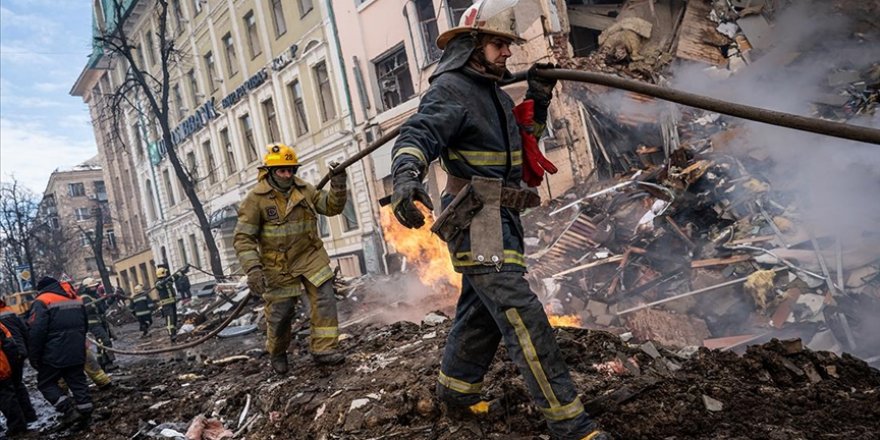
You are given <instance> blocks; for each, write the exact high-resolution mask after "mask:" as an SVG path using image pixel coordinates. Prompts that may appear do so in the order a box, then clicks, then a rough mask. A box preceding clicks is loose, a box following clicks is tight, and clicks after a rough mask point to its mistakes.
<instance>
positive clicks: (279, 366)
mask: <svg viewBox="0 0 880 440" xmlns="http://www.w3.org/2000/svg"><path fill="white" fill-rule="evenodd" d="M269 362H270V363H271V364H272V370H274V371H275V372H276V373H278V374H287V371H288V367H287V355H286V354H285V355H282V356H276V357H273V358H272V359H270V361H269Z"/></svg>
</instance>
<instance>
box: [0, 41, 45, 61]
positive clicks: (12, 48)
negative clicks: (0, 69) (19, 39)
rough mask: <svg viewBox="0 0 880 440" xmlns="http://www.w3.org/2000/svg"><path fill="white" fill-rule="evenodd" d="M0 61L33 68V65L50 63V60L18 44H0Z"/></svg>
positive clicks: (42, 54)
mask: <svg viewBox="0 0 880 440" xmlns="http://www.w3.org/2000/svg"><path fill="white" fill-rule="evenodd" d="M0 61H8V62H10V63H16V64H27V65H31V66H33V65H35V64H48V63H50V62H52V58H50V57H49V56H48V55H46V54H44V53H40V52H38V51H34V50H31V49H28V48H27V47H24V46H21V45H19V44H0Z"/></svg>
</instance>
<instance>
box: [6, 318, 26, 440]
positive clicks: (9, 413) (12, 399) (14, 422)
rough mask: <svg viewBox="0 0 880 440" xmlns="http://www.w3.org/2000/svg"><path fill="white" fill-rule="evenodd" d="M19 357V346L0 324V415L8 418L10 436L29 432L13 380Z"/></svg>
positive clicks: (7, 425) (7, 424)
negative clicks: (14, 362) (16, 360)
mask: <svg viewBox="0 0 880 440" xmlns="http://www.w3.org/2000/svg"><path fill="white" fill-rule="evenodd" d="M19 356H21V355H20V354H19V352H18V344H16V342H15V340H14V339H13V337H12V333H11V332H10V331H9V329H7V328H6V326H5V325H3V324H0V413H2V414H3V417H5V418H6V431H7V432H6V434H8V435H10V436H14V435H16V434H21V433H23V432H25V431H27V421H26V420H25V417H24V413H23V412H22V411H21V405H19V403H18V396H17V395H16V392H15V384H14V383H13V380H12V374H13V372H12V362H13V361H12V360H13V359H17V358H18V357H19ZM2 438H6V437H2Z"/></svg>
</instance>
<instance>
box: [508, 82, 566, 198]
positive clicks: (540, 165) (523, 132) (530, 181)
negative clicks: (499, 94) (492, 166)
mask: <svg viewBox="0 0 880 440" xmlns="http://www.w3.org/2000/svg"><path fill="white" fill-rule="evenodd" d="M534 104H535V103H534V101H532V100H530V99H527V100H525V101H523V102H522V103H520V104H519V105H518V106H516V107H514V109H513V115H514V116H515V117H516V122H517V124H519V127H520V128H519V133H520V136H522V149H523V165H522V180H523V182H525V183H526V185H528V186H530V187H532V188H534V187H537V186H538V185H540V184H541V182H543V181H544V172H545V171H546V172H548V173H550V174H556V172H557V171H559V170H558V169H557V168H556V165H553V162H550V159H547V158H546V157H545V156H544V153H541V149H540V148H538V139H537V138H536V137H535V134H534V133H533V132H532V130H533V129H534V124H535V119H534V113H535V112H534Z"/></svg>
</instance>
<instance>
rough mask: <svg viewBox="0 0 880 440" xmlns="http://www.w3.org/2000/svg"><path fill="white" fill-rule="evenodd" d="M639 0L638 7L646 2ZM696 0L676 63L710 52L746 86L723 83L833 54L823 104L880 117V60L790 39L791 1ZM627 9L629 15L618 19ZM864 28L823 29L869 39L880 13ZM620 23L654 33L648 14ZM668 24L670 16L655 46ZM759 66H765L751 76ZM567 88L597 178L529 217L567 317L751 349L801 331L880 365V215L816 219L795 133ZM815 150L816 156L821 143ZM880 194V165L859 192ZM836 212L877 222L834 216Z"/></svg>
mask: <svg viewBox="0 0 880 440" xmlns="http://www.w3.org/2000/svg"><path fill="white" fill-rule="evenodd" d="M630 3H633V2H626V3H625V5H624V6H623V8H622V9H621V11H630V13H634V12H632V11H635V10H637V9H638V8H640V7H641V6H638V5H635V4H630ZM649 3H650V2H649ZM663 3H664V2H662V1H661V2H660V4H663ZM666 3H675V2H666ZM746 3H748V4H746ZM813 5H814V6H815V7H817V8H818V7H820V6H821V7H824V6H826V5H818V4H816V3H815V2H814V3H813ZM655 6H657V5H655ZM798 6H799V7H802V8H803V7H805V6H804V5H803V4H799V5H798ZM833 6H834V8H836V9H834V10H833V11H834V12H833V13H832V12H829V14H830V15H828V21H829V22H834V21H835V20H838V18H839V17H838V16H837V15H836V14H838V13H840V14H843V15H848V16H850V17H851V18H863V17H860V16H863V14H872V13H873V14H876V13H877V12H878V11H877V10H876V8H874V9H871V8H868V9H871V10H870V11H868V10H865V7H864V5H863V4H862V5H859V4H854V3H852V2H844V1H838V2H834V5H833ZM645 7H647V6H645ZM683 7H684V8H685V9H686V10H685V11H684V13H683V16H682V17H683V18H682V21H681V22H680V28H679V29H680V31H679V32H678V33H677V34H675V37H674V39H675V40H676V41H677V44H676V45H675V47H676V48H677V49H676V50H677V52H676V57H677V58H679V59H683V60H690V61H699V62H701V63H704V66H705V67H703V68H702V70H703V73H705V74H706V75H708V76H710V77H716V78H718V77H720V78H728V77H730V78H732V81H734V82H732V83H731V82H726V83H725V82H719V83H718V84H719V85H717V86H716V87H719V88H722V87H730V88H734V84H736V82H735V81H736V80H735V79H733V78H738V77H742V78H744V79H745V81H739V83H740V84H741V83H743V82H751V86H750V87H758V86H759V85H760V81H767V82H770V83H772V82H773V81H774V78H773V76H774V75H776V76H785V75H786V74H787V73H786V70H785V69H789V70H788V72H789V73H788V74H790V73H792V72H794V71H799V70H805V68H806V67H805V65H809V64H811V63H814V62H816V61H817V60H823V65H822V67H821V68H818V69H813V70H815V71H816V72H819V73H821V75H820V74H818V73H817V74H815V75H814V74H812V73H811V74H810V75H812V77H811V79H814V80H815V81H817V82H818V84H815V87H813V88H811V89H810V90H804V98H805V99H806V100H807V101H808V102H806V103H805V104H806V105H809V108H810V109H811V110H810V112H811V113H812V114H813V115H817V116H821V117H826V118H834V119H837V120H850V121H851V122H858V120H859V119H860V118H861V120H862V121H864V118H865V117H868V118H871V117H874V118H875V119H876V116H874V115H876V107H877V102H878V100H880V63H878V62H876V60H875V61H873V62H872V61H871V59H867V60H861V62H860V63H853V62H852V61H851V60H849V58H848V57H845V56H842V55H841V56H840V57H829V56H828V55H827V54H828V53H829V51H830V48H831V47H834V45H833V44H832V43H829V42H828V41H825V40H823V39H822V38H820V37H818V36H812V35H811V36H809V37H804V38H803V39H802V40H801V41H775V40H774V38H781V35H780V34H779V33H780V32H782V33H784V32H783V31H781V30H780V29H782V28H785V23H782V22H780V23H774V20H776V19H778V20H781V21H783V22H784V21H785V20H786V18H785V17H784V16H783V14H782V12H783V11H784V10H785V8H786V7H788V2H783V1H757V2H735V1H734V2H728V1H715V2H694V1H692V2H687V5H685V6H683ZM807 7H810V6H807ZM795 13H803V12H802V11H801V12H797V11H796V12H795ZM626 17H627V15H626V14H624V12H621V13H620V15H619V16H618V18H617V20H616V21H615V23H616V24H621V20H623V19H625V18H626ZM852 23H855V24H851V26H852V27H851V28H842V29H830V28H828V27H827V26H826V27H825V28H823V31H826V32H829V33H831V32H837V34H833V38H831V36H830V35H831V34H829V40H835V41H838V43H835V44H842V43H840V41H846V42H847V44H848V45H852V46H854V47H855V48H856V49H855V50H862V49H865V50H867V49H866V48H868V47H869V46H871V45H872V44H876V43H877V41H880V40H878V39H877V33H876V31H877V29H876V23H874V24H869V23H867V22H864V21H861V20H855V21H854V22H852ZM771 27H772V28H773V29H771ZM616 29H617V31H618V32H624V31H625V32H634V33H635V34H638V35H643V34H644V35H647V32H645V31H644V30H639V29H638V28H634V27H632V25H631V24H630V25H626V26H618V27H617V28H616ZM621 29H623V30H621ZM627 29H629V30H627ZM701 29H702V30H701ZM611 30H614V28H612V27H609V28H608V29H607V30H606V32H607V31H611ZM700 30H701V31H700ZM871 30H873V33H869V32H868V31H871ZM658 31H660V30H659V29H658V28H657V26H655V27H654V30H653V33H651V35H650V38H649V39H648V40H645V41H643V42H642V43H643V45H644V44H648V43H650V39H654V38H655V37H657V36H658V35H660V33H658ZM697 31H699V32H697ZM774 31H775V32H776V33H774ZM661 33H662V32H661ZM696 34H699V38H696V37H695V35H696ZM709 36H713V37H712V38H709ZM695 38H696V39H695ZM643 39H644V37H643ZM709 40H713V41H714V40H717V41H715V42H714V43H711V44H710V41H709ZM722 43H723V44H722ZM783 43H784V44H783ZM689 45H690V46H689ZM850 49H851V47H849V46H847V50H850ZM598 52H601V50H600V51H598ZM841 52H844V49H843V48H841ZM848 53H849V52H848ZM867 53H869V54H870V53H872V52H870V51H869V52H867ZM712 54H714V55H712ZM715 55H723V56H722V57H721V58H717V59H716V57H715ZM593 56H599V55H593ZM823 57H824V58H823ZM632 59H633V60H634V59H635V58H632ZM713 59H715V61H712V60H713ZM782 59H784V62H782V61H781V60H782ZM577 62H579V61H577ZM780 63H781V64H780ZM624 65H626V66H629V65H631V64H624ZM768 65H770V66H771V67H772V69H771V70H767V66H768ZM783 67H784V68H783ZM749 69H756V72H760V73H757V74H751V76H749V75H750V72H749ZM674 73H675V69H673V72H672V77H673V80H675V77H674ZM808 76H809V75H808ZM790 78H791V80H792V81H795V78H794V77H793V76H791V77H790ZM776 80H778V79H776ZM722 81H723V80H722ZM725 84H726V85H725ZM564 86H565V87H569V88H570V89H569V90H570V91H572V92H573V93H574V94H575V95H576V96H579V97H580V101H581V102H582V104H583V105H584V107H585V110H586V113H588V118H587V120H586V124H587V126H588V133H589V135H590V139H589V141H590V142H589V144H590V147H591V154H592V157H593V158H594V162H595V167H596V169H595V172H594V176H595V177H596V179H594V181H592V182H589V183H588V184H586V185H583V186H581V187H578V188H576V189H575V190H574V191H572V192H571V193H569V194H566V195H565V196H564V197H561V198H558V199H556V200H553V201H551V202H550V203H549V205H548V206H545V207H543V208H541V209H539V210H535V211H533V212H530V213H528V214H527V215H526V216H525V217H524V219H525V222H526V227H525V231H527V235H530V236H527V238H526V244H527V249H526V251H527V254H528V258H529V262H530V275H529V276H530V278H531V281H532V285H533V288H535V289H536V291H539V292H541V296H542V299H543V301H544V302H545V304H547V305H548V306H547V307H548V311H549V312H550V313H551V314H555V315H570V316H575V317H577V318H579V320H580V322H581V325H583V326H586V327H590V328H600V329H606V330H609V331H613V332H616V333H623V332H627V331H629V332H632V333H633V334H634V335H635V336H636V338H638V339H639V340H644V341H649V340H653V341H658V342H661V343H664V344H668V345H671V346H678V347H686V346H705V347H709V348H719V349H740V350H742V349H744V347H745V345H746V344H750V343H751V344H754V343H761V342H766V341H768V340H770V339H771V338H773V337H777V338H790V337H800V338H803V340H804V341H805V343H806V344H807V346H808V347H810V348H812V349H815V350H830V351H833V352H835V353H838V354H839V353H841V352H844V351H846V352H849V353H853V354H856V355H858V356H860V357H862V358H864V359H867V360H868V361H869V362H872V363H874V364H876V365H880V340H878V338H876V336H875V335H876V334H877V331H878V330H880V326H878V325H876V324H874V322H875V321H876V317H877V316H880V315H878V312H880V251H878V249H880V247H878V245H880V233H878V231H880V219H878V218H875V217H876V216H872V215H871V214H870V213H869V214H868V215H865V216H863V217H864V218H860V219H859V220H858V221H852V222H850V223H851V224H852V225H853V226H852V227H842V226H839V225H837V226H836V227H828V225H827V224H823V223H821V222H817V221H816V220H815V218H813V217H814V216H813V213H814V212H815V211H817V209H816V206H812V205H816V204H817V203H818V202H817V200H816V198H815V197H811V196H812V194H810V193H809V191H807V190H805V189H804V188H802V187H803V186H804V185H803V181H804V180H805V178H804V177H803V174H806V173H804V172H801V171H800V170H798V169H797V168H798V167H799V165H797V164H798V163H803V160H802V159H800V158H797V157H795V156H792V155H794V154H799V153H797V150H795V149H793V148H790V147H792V146H790V145H784V144H780V143H781V142H783V141H782V140H781V139H784V138H783V137H781V136H780V137H773V136H765V137H761V136H759V135H755V132H754V131H751V130H752V127H751V126H748V125H744V124H743V123H742V121H739V120H735V119H733V118H728V117H725V116H722V115H719V114H713V113H707V112H704V111H700V110H696V109H692V108H679V107H676V106H673V105H670V104H665V103H660V102H657V101H654V100H653V99H651V98H650V97H646V96H641V95H638V94H634V93H626V92H613V91H609V90H607V89H605V88H602V87H595V86H586V85H578V84H573V83H566V84H565V85H564ZM813 89H816V90H813ZM774 141H776V142H775V143H774ZM804 148H805V149H804V150H802V151H803V153H800V154H805V155H807V154H810V153H813V152H816V151H817V150H816V149H812V150H811V149H809V146H807V145H804ZM840 148H852V146H848V145H844V146H841V147H840ZM852 151H853V152H855V151H857V150H852ZM816 157H817V158H818V157H823V156H821V155H819V156H816ZM875 157H876V156H875ZM867 162H868V163H870V162H871V161H870V159H867ZM875 162H876V160H875ZM870 166H871V165H865V166H864V167H862V166H861V165H860V164H858V163H855V164H854V165H853V168H851V169H850V170H849V171H847V172H851V173H852V174H853V175H857V174H858V173H860V172H862V170H861V168H864V170H870V168H869V167H870ZM868 174H869V175H870V174H871V173H870V171H868ZM806 179H809V177H807V178H806ZM826 180H831V179H826ZM841 180H846V179H841ZM853 180H854V181H855V178H854V179H853ZM872 188H873V189H877V188H880V182H878V181H877V180H876V174H874V177H873V178H871V177H867V178H865V179H864V180H863V181H860V186H856V187H853V188H851V190H855V191H873V189H872ZM827 192H828V193H831V190H830V189H829V190H827ZM823 197H825V198H826V199H827V198H841V199H844V198H847V197H849V195H848V194H846V193H845V192H843V191H841V193H840V194H837V195H835V194H823ZM851 205H852V203H851ZM866 212H867V211H866ZM835 215H837V216H840V217H853V218H855V217H859V216H860V214H859V213H857V212H841V213H828V214H827V215H825V217H832V216H835ZM826 223H828V222H826ZM838 223H841V224H842V223H845V222H838ZM528 231H530V232H528Z"/></svg>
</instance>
